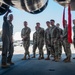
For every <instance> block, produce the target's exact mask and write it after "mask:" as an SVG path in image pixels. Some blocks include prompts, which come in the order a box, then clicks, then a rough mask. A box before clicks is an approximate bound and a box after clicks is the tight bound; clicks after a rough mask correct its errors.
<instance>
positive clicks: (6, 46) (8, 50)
mask: <svg viewBox="0 0 75 75" xmlns="http://www.w3.org/2000/svg"><path fill="white" fill-rule="evenodd" d="M13 52H14V47H13V43H11V41H10V40H9V39H8V38H6V37H5V38H4V39H3V47H2V64H6V63H7V62H11V59H12V56H13Z"/></svg>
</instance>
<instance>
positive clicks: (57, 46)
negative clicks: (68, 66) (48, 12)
mask: <svg viewBox="0 0 75 75" xmlns="http://www.w3.org/2000/svg"><path fill="white" fill-rule="evenodd" d="M9 13H11V10H8V11H7V13H6V14H5V15H4V17H3V21H4V22H3V27H2V42H3V47H2V60H1V67H2V68H6V67H9V66H10V65H14V63H13V62H12V56H13V52H14V46H13V24H12V20H13V15H12V14H9ZM8 14H9V17H8ZM7 17H8V19H7ZM73 24H74V26H73V32H74V37H73V43H74V48H75V20H73ZM46 25H47V29H46V30H45V29H44V28H42V27H41V25H40V23H39V22H37V23H36V26H35V32H34V34H33V56H32V58H35V57H36V49H37V48H38V50H39V57H38V60H41V59H44V50H43V46H44V45H45V46H46V51H47V57H46V58H45V60H50V57H51V56H52V57H53V61H55V62H58V61H60V59H61V55H62V46H63V48H64V52H65V55H66V58H65V59H64V60H63V61H64V62H71V48H70V43H68V39H67V36H68V24H67V21H66V20H64V29H63V30H62V29H61V28H60V24H59V23H57V24H56V25H55V20H53V19H51V20H50V21H47V22H46ZM30 33H31V29H30V28H29V27H28V23H27V21H24V28H23V29H22V30H21V37H22V41H23V47H24V49H25V54H24V57H23V58H22V60H26V59H27V55H28V59H30V52H29V46H30ZM74 59H75V58H74Z"/></svg>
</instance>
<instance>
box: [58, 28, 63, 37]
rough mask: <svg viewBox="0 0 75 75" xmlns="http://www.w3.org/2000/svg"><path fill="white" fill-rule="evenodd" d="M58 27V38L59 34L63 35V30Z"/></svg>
mask: <svg viewBox="0 0 75 75" xmlns="http://www.w3.org/2000/svg"><path fill="white" fill-rule="evenodd" d="M58 29H59V38H60V36H61V35H63V30H62V29H61V28H58Z"/></svg>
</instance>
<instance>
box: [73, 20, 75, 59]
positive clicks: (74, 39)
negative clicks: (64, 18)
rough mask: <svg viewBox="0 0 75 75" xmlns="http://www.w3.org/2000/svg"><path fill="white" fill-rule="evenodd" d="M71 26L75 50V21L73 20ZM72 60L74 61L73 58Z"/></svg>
mask: <svg viewBox="0 0 75 75" xmlns="http://www.w3.org/2000/svg"><path fill="white" fill-rule="evenodd" d="M73 24H74V26H73V34H74V35H73V44H74V48H75V19H74V20H73ZM73 59H75V57H73Z"/></svg>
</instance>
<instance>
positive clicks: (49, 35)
mask: <svg viewBox="0 0 75 75" xmlns="http://www.w3.org/2000/svg"><path fill="white" fill-rule="evenodd" d="M50 30H51V27H50V28H47V29H46V30H45V41H50V40H51V34H50Z"/></svg>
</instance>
